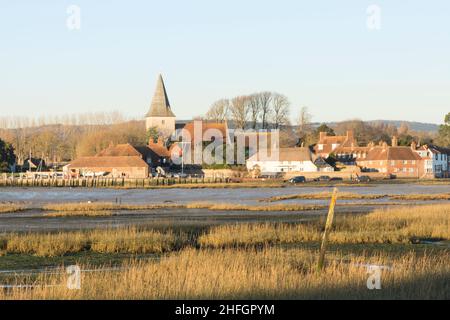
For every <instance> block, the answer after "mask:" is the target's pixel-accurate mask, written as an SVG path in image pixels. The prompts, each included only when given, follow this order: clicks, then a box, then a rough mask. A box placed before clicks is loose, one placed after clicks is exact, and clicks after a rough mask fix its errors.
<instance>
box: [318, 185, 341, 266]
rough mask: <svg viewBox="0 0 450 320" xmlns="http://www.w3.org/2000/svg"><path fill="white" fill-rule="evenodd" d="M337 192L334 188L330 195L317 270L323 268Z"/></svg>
mask: <svg viewBox="0 0 450 320" xmlns="http://www.w3.org/2000/svg"><path fill="white" fill-rule="evenodd" d="M337 194H338V189H337V188H334V190H333V196H332V197H331V203H330V209H329V210H328V216H327V223H326V224H325V231H324V233H323V238H322V245H321V246H320V255H319V263H318V264H317V268H318V269H319V270H322V269H323V264H324V261H325V252H326V250H327V244H328V237H329V234H330V232H331V228H332V227H333V220H334V207H335V206H336V200H337Z"/></svg>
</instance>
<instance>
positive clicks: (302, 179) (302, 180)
mask: <svg viewBox="0 0 450 320" xmlns="http://www.w3.org/2000/svg"><path fill="white" fill-rule="evenodd" d="M288 182H289V183H293V184H296V183H305V182H306V178H305V177H304V176H298V177H293V178H291V179H289V180H288Z"/></svg>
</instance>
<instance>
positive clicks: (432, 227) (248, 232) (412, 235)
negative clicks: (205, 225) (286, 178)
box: [198, 204, 450, 248]
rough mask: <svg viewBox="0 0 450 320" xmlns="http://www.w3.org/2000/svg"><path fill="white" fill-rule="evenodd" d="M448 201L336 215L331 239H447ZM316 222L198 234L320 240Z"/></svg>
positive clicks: (212, 239) (252, 241)
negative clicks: (360, 214)
mask: <svg viewBox="0 0 450 320" xmlns="http://www.w3.org/2000/svg"><path fill="white" fill-rule="evenodd" d="M449 221H450V205H447V204H445V205H434V206H418V207H400V208H395V209H384V210H376V211H374V212H372V213H370V214H368V215H365V216H338V217H337V219H336V222H335V227H334V230H333V232H332V233H331V234H330V241H331V242H334V243H414V242H417V241H418V240H419V239H447V240H450V228H449ZM323 225H324V223H323V221H321V222H319V223H309V224H299V225H288V224H270V223H266V224H239V225H224V226H217V227H213V228H212V229H211V230H210V231H209V232H208V233H206V234H204V235H201V236H200V237H199V239H198V243H199V244H200V245H201V246H203V247H214V248H221V247H240V246H254V245H267V244H274V243H277V244H279V243H298V242H310V241H319V240H320V239H321V232H322V228H323Z"/></svg>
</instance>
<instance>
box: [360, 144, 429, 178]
mask: <svg viewBox="0 0 450 320" xmlns="http://www.w3.org/2000/svg"><path fill="white" fill-rule="evenodd" d="M396 141H397V140H396V138H395V137H394V138H393V146H388V145H387V143H383V144H382V145H381V146H376V147H372V148H370V150H369V151H368V153H367V156H366V158H360V159H358V160H357V165H358V166H360V167H361V169H362V171H366V172H367V171H370V172H380V173H383V174H385V175H386V176H395V177H404V178H420V177H421V176H422V175H423V159H422V158H421V157H420V156H419V155H418V154H417V153H416V152H415V145H414V144H413V145H412V146H411V147H399V146H397V143H396Z"/></svg>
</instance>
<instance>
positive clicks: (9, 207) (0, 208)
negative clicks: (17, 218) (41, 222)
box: [0, 204, 26, 214]
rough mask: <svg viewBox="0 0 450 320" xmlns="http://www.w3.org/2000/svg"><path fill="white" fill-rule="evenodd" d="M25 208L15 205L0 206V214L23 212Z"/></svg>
mask: <svg viewBox="0 0 450 320" xmlns="http://www.w3.org/2000/svg"><path fill="white" fill-rule="evenodd" d="M24 210H26V208H25V207H24V206H21V205H17V204H0V214H1V213H14V212H20V211H24Z"/></svg>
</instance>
